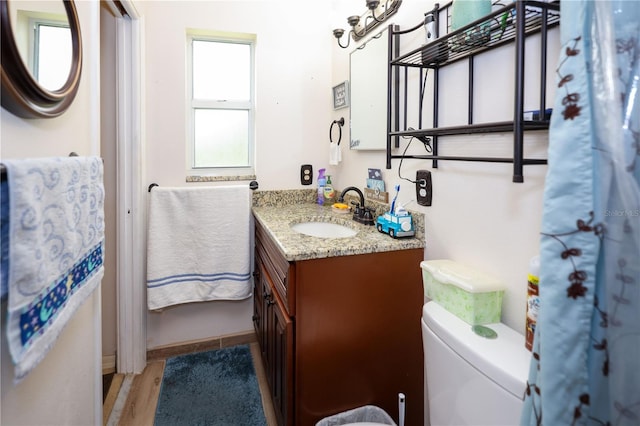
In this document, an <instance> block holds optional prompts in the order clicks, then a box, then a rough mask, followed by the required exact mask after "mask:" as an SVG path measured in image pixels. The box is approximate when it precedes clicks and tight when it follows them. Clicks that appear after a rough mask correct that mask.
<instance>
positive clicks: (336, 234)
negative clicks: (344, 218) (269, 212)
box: [291, 221, 358, 238]
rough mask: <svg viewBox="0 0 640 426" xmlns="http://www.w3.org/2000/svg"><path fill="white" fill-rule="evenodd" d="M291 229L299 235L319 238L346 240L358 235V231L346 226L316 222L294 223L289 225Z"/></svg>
mask: <svg viewBox="0 0 640 426" xmlns="http://www.w3.org/2000/svg"><path fill="white" fill-rule="evenodd" d="M291 229H293V230H294V231H296V232H299V233H301V234H305V235H310V236H312V237H319V238H348V237H353V236H354V235H356V234H357V233H358V231H356V230H354V229H351V228H349V227H348V226H344V225H340V224H338V223H332V222H318V221H313V222H302V223H295V224H293V225H291Z"/></svg>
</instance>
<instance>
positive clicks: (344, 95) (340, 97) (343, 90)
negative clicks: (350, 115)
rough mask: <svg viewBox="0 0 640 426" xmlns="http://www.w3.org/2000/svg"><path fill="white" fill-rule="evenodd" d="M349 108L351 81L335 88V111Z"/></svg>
mask: <svg viewBox="0 0 640 426" xmlns="http://www.w3.org/2000/svg"><path fill="white" fill-rule="evenodd" d="M348 106H349V81H347V80H345V81H343V82H342V83H340V84H338V85H337V86H333V109H340V108H346V107H348Z"/></svg>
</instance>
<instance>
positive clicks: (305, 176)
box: [300, 164, 313, 185]
mask: <svg viewBox="0 0 640 426" xmlns="http://www.w3.org/2000/svg"><path fill="white" fill-rule="evenodd" d="M312 182H313V166H312V165H311V164H303V165H302V166H300V183H301V184H303V185H311V183H312Z"/></svg>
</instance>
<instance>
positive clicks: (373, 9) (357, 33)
mask: <svg viewBox="0 0 640 426" xmlns="http://www.w3.org/2000/svg"><path fill="white" fill-rule="evenodd" d="M383 1H384V3H383V4H381V2H380V0H365V4H366V6H367V10H366V11H365V12H364V13H363V14H362V15H352V16H349V17H348V18H347V22H348V23H349V25H350V26H351V31H349V33H350V34H351V38H353V40H354V41H358V40H360V39H361V38H363V37H365V36H366V35H367V33H369V32H370V31H371V30H372V29H374V28H375V27H377V26H378V25H379V24H381V23H383V22H384V21H385V20H387V19H388V18H389V17H391V16H392V15H394V14H395V13H396V12H397V11H398V9H399V8H400V5H401V4H402V0H383ZM333 35H334V37H336V39H337V41H338V44H339V45H340V47H342V48H343V49H344V48H346V47H347V46H349V43H347V45H346V46H343V45H342V44H341V43H340V38H341V37H342V36H343V35H344V30H342V32H338V30H333Z"/></svg>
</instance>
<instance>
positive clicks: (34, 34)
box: [28, 18, 71, 80]
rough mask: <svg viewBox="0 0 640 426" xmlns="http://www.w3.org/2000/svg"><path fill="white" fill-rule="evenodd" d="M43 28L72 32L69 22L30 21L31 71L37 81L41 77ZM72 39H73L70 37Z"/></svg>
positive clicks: (45, 19) (50, 20) (55, 20)
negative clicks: (39, 54) (39, 56)
mask: <svg viewBox="0 0 640 426" xmlns="http://www.w3.org/2000/svg"><path fill="white" fill-rule="evenodd" d="M41 27H55V28H65V29H67V30H69V32H71V28H70V26H69V22H68V21H62V20H58V19H53V18H31V19H29V28H31V29H32V31H30V32H29V60H28V62H29V64H28V65H29V69H30V70H31V72H32V73H33V75H34V76H35V78H36V80H37V79H38V78H39V75H40V63H39V61H38V53H39V50H40V28H41ZM69 39H71V37H69Z"/></svg>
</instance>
